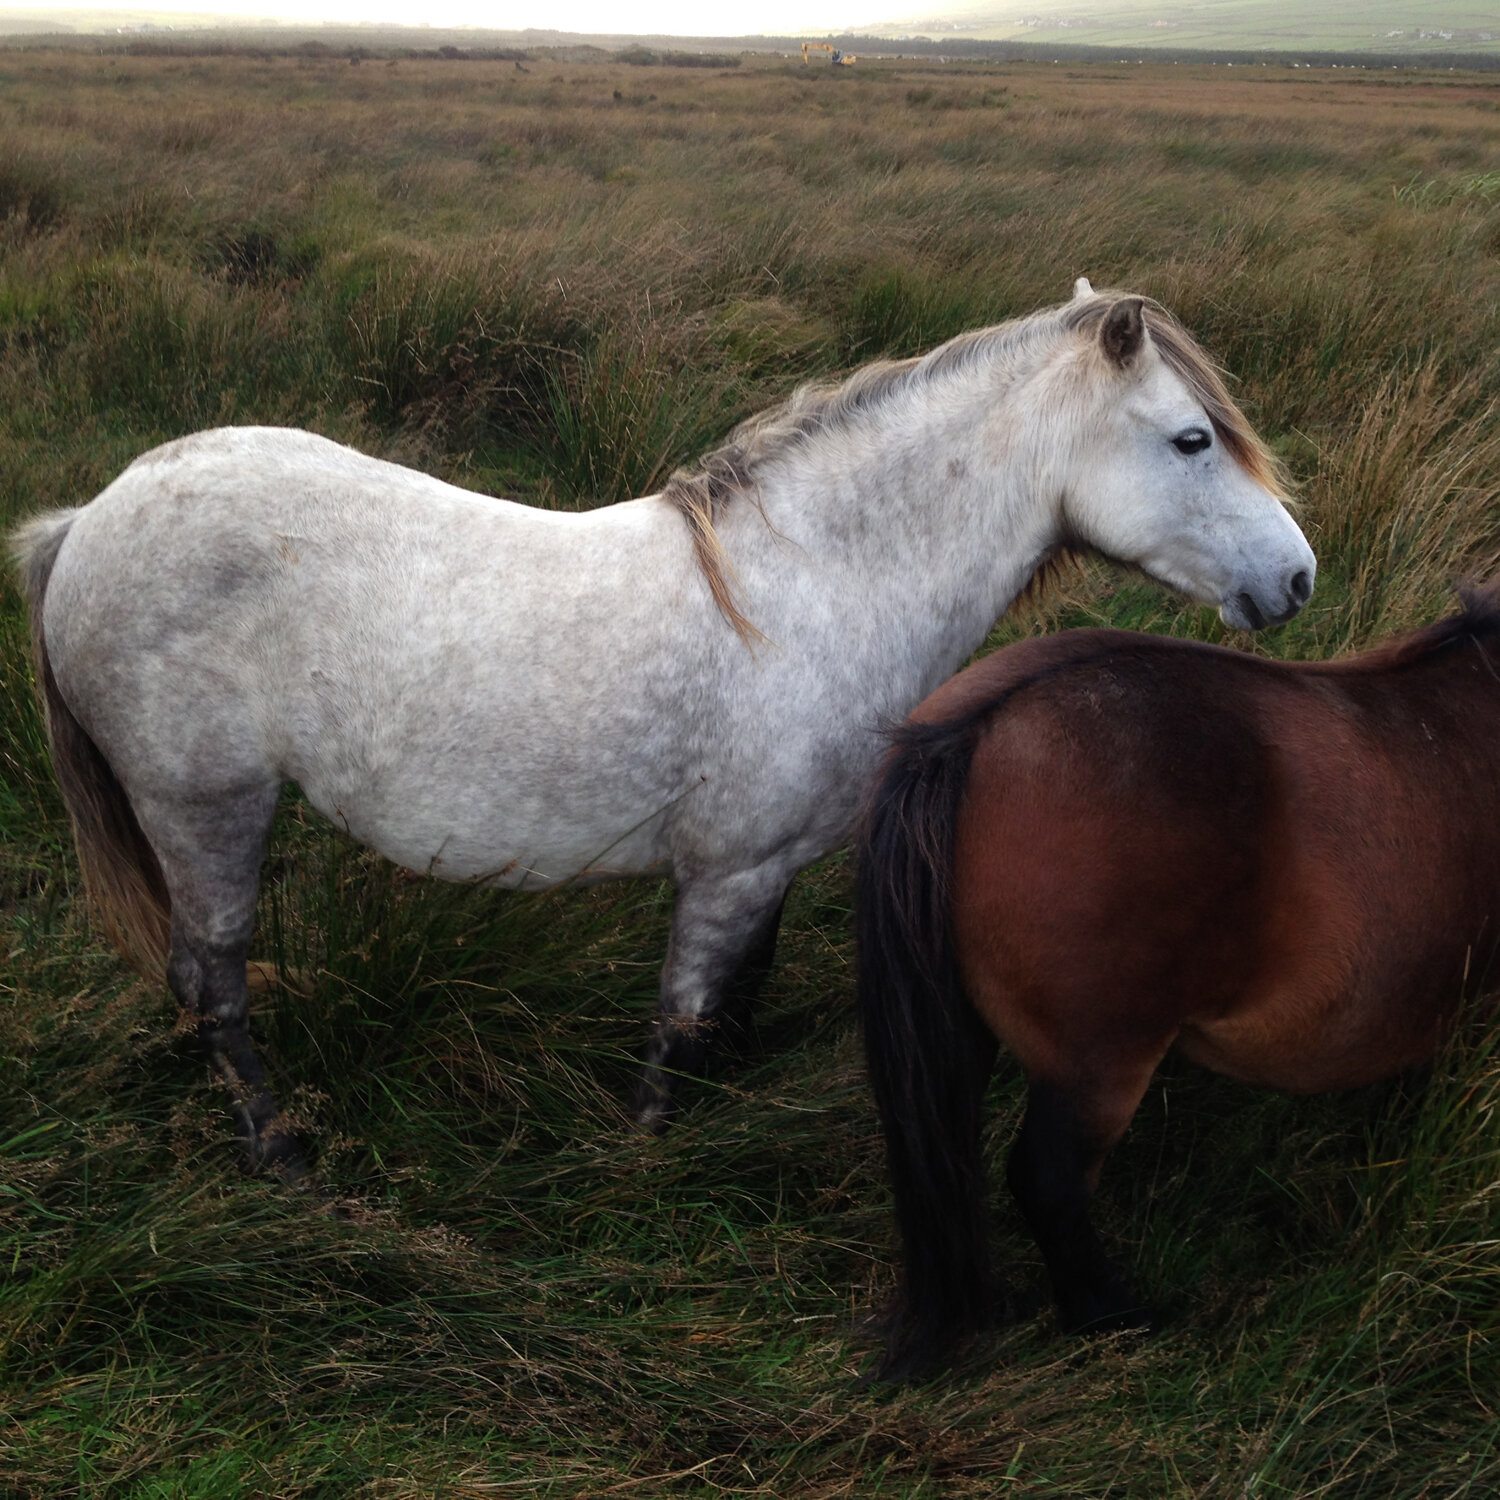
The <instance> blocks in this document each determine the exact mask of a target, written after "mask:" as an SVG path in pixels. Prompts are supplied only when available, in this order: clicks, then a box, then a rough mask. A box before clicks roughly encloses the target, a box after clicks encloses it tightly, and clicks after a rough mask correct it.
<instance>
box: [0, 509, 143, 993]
mask: <svg viewBox="0 0 1500 1500" xmlns="http://www.w3.org/2000/svg"><path fill="white" fill-rule="evenodd" d="M77 516H78V511H77V510H54V511H49V512H48V513H47V514H46V515H42V516H36V517H34V518H33V519H32V520H30V521H27V522H25V523H23V524H22V525H21V526H20V527H18V528H17V529H16V530H15V531H14V532H13V533H12V534H11V537H10V548H11V556H12V557H13V558H14V560H15V564H16V568H17V571H18V572H19V574H20V582H21V589H22V592H23V593H24V594H25V595H26V601H27V605H28V607H29V609H30V612H31V646H32V651H33V653H34V659H35V663H36V687H37V696H38V698H39V699H40V701H41V705H42V713H43V716H44V718H45V720H46V724H47V739H48V742H49V743H50V745H51V747H52V768H53V770H54V771H55V773H56V775H57V783H58V786H59V787H60V788H61V789H62V796H63V802H64V803H65V804H66V806H67V809H68V816H69V818H70V819H71V821H72V824H73V842H74V843H75V845H76V846H77V849H78V865H79V869H80V870H81V871H82V874H83V886H84V890H85V891H86V892H87V893H88V897H89V901H90V903H91V905H92V906H93V909H94V912H95V914H96V915H97V917H98V919H99V923H100V925H101V927H102V928H103V930H104V932H105V935H106V936H107V937H108V938H109V940H110V941H111V942H112V943H113V944H114V945H115V947H116V948H118V949H119V950H120V952H121V953H122V954H123V955H124V956H125V958H126V960H127V962H129V963H130V965H131V966H132V967H133V968H134V969H136V970H137V972H139V973H141V974H144V975H146V976H147V977H150V978H158V977H160V976H161V975H162V974H163V973H164V971H165V969H166V961H167V950H168V946H169V942H170V935H171V903H170V901H169V900H168V897H167V886H166V881H165V880H164V879H163V878H162V873H161V866H160V865H159V864H158V863H157V859H156V854H155V851H154V850H153V849H152V848H151V845H150V844H149V843H148V842H147V840H146V836H145V834H144V833H142V832H141V825H140V824H139V823H138V822H137V821H136V817H135V813H134V812H133V811H132V810H131V807H130V802H129V800H128V799H127V798H126V796H125V790H124V788H123V787H122V786H121V785H120V783H119V781H118V780H117V779H116V778H115V773H114V772H113V771H112V770H111V769H110V766H109V762H108V761H107V760H105V758H104V756H103V755H102V754H101V753H100V750H99V747H98V746H97V745H96V744H95V743H94V742H93V741H92V740H91V739H90V738H89V737H88V734H87V733H86V732H85V730H84V728H83V726H82V725H81V724H80V723H79V722H78V720H77V719H76V718H74V717H73V711H72V710H71V709H70V708H69V707H68V705H67V704H66V703H65V702H64V701H63V696H62V694H61V692H60V691H59V690H58V686H57V679H56V678H55V677H54V676H53V675H52V662H51V660H50V658H49V657H48V654H47V637H46V632H45V631H44V630H43V628H42V604H43V601H44V600H45V599H46V597H47V582H48V580H49V579H50V578H51V576H52V568H53V564H55V563H56V561H57V554H58V552H59V551H60V550H61V549H62V544H63V542H64V541H65V540H66V539H67V535H68V530H69V528H70V527H71V526H72V524H73V522H74V520H75V519H76V518H77Z"/></svg>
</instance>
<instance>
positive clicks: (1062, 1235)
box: [1006, 1046, 1166, 1333]
mask: <svg viewBox="0 0 1500 1500" xmlns="http://www.w3.org/2000/svg"><path fill="white" fill-rule="evenodd" d="M1165 1051H1166V1047H1165V1046H1163V1047H1162V1048H1161V1049H1160V1051H1155V1052H1153V1054H1152V1055H1151V1057H1150V1058H1149V1060H1146V1059H1140V1060H1137V1061H1136V1062H1135V1063H1134V1064H1133V1065H1123V1064H1118V1063H1117V1064H1116V1065H1115V1066H1112V1067H1111V1068H1110V1069H1109V1075H1110V1076H1109V1077H1108V1078H1107V1079H1103V1078H1098V1079H1091V1080H1089V1083H1088V1085H1087V1086H1084V1085H1081V1084H1079V1083H1077V1082H1075V1083H1074V1084H1073V1085H1072V1086H1063V1085H1059V1084H1056V1083H1052V1082H1049V1081H1047V1080H1045V1079H1043V1078H1039V1077H1037V1076H1035V1075H1033V1076H1031V1078H1030V1080H1029V1087H1028V1089H1027V1095H1026V1117H1025V1119H1024V1121H1023V1122H1022V1125H1021V1133H1020V1135H1019V1137H1018V1138H1017V1140H1016V1144H1015V1146H1014V1147H1013V1148H1012V1150H1011V1154H1010V1160H1009V1162H1008V1163H1007V1166H1006V1181H1007V1183H1008V1184H1009V1186H1010V1190H1011V1193H1012V1195H1013V1196H1014V1198H1015V1200H1016V1202H1017V1204H1018V1205H1019V1206H1020V1209H1021V1212H1022V1214H1023V1215H1024V1217H1025V1219H1026V1223H1027V1225H1028V1227H1029V1228H1030V1230H1031V1232H1032V1234H1033V1235H1034V1236H1035V1237H1036V1242H1037V1244H1038V1246H1039V1247H1040V1249H1041V1252H1042V1257H1043V1259H1044V1260H1045V1261H1046V1263H1047V1274H1048V1275H1049V1277H1050V1278H1051V1281H1052V1292H1053V1296H1054V1297H1055V1298H1056V1300H1057V1310H1058V1320H1059V1322H1060V1323H1061V1324H1062V1327H1063V1328H1064V1329H1065V1330H1066V1331H1067V1332H1070V1333H1082V1332H1106V1331H1109V1330H1112V1329H1125V1328H1149V1327H1150V1326H1151V1324H1152V1318H1151V1312H1150V1309H1149V1308H1147V1306H1146V1305H1145V1303H1144V1302H1142V1300H1141V1299H1140V1298H1139V1297H1138V1296H1137V1295H1136V1294H1135V1293H1134V1292H1133V1291H1132V1290H1131V1289H1130V1286H1129V1285H1128V1283H1127V1282H1126V1281H1125V1279H1124V1277H1122V1276H1121V1275H1120V1273H1119V1272H1118V1271H1117V1270H1116V1269H1115V1267H1114V1266H1113V1265H1112V1264H1111V1262H1110V1260H1109V1257H1108V1256H1107V1255H1106V1254H1105V1253H1104V1247H1103V1246H1102V1245H1101V1244H1100V1243H1099V1238H1098V1236H1097V1235H1096V1234H1095V1233H1094V1227H1093V1224H1092V1223H1091V1222H1090V1219H1089V1202H1090V1200H1091V1199H1092V1197H1093V1194H1094V1189H1095V1187H1096V1186H1097V1184H1098V1181H1099V1172H1100V1169H1101V1167H1102V1166H1103V1164H1104V1158H1105V1157H1106V1156H1107V1155H1108V1154H1109V1152H1110V1150H1111V1149H1112V1148H1113V1147H1114V1146H1115V1145H1116V1143H1117V1142H1118V1141H1119V1139H1120V1137H1121V1136H1122V1135H1124V1133H1125V1129H1126V1126H1127V1125H1129V1123H1130V1118H1131V1116H1132V1115H1133V1114H1134V1113H1135V1110H1136V1106H1137V1105H1139V1103H1140V1102H1141V1099H1142V1097H1143V1096H1144V1094H1145V1092H1146V1087H1147V1085H1148V1084H1149V1083H1150V1080H1151V1074H1152V1073H1153V1072H1154V1071H1155V1068H1156V1064H1157V1062H1158V1061H1160V1058H1161V1056H1162V1055H1163V1054H1164V1053H1165Z"/></svg>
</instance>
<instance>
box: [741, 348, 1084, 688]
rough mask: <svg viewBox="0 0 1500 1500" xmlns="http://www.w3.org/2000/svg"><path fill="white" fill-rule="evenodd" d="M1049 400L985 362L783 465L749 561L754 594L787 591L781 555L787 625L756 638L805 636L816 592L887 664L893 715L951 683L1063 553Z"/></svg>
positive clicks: (901, 396) (1028, 376) (765, 500)
mask: <svg viewBox="0 0 1500 1500" xmlns="http://www.w3.org/2000/svg"><path fill="white" fill-rule="evenodd" d="M1035 397H1036V391H1035V371H1034V370H1030V371H1027V370H1010V371H1006V370H1003V369H999V368H996V367H995V365H994V364H993V363H985V362H983V361H981V360H976V361H974V363H973V364H972V366H970V367H968V368H965V369H959V370H954V371H949V372H944V373H942V374H939V375H935V376H933V377H931V378H930V379H928V380H925V381H913V382H911V383H910V384H909V385H907V386H904V387H901V388H899V389H897V390H894V391H891V392H888V393H886V394H885V395H884V396H883V397H882V398H881V400H880V403H879V405H878V407H872V409H871V410H870V411H868V412H864V413H858V414H856V415H854V416H852V417H849V418H846V419H844V420H843V421H842V422H840V423H839V424H837V425H835V426H831V427H829V428H828V429H826V430H824V431H821V432H817V433H814V434H812V435H810V436H808V437H807V438H805V439H803V440H802V441H801V442H799V443H797V444H796V445H795V446H793V447H790V448H789V449H788V451H787V452H786V453H785V454H783V455H779V456H778V457H777V458H775V459H774V460H772V461H771V462H770V463H768V464H767V465H766V466H765V471H764V477H763V480H762V484H761V503H762V506H763V508H764V520H762V519H761V517H760V516H758V515H756V514H755V509H754V507H753V506H750V505H746V507H745V514H744V516H743V518H742V520H743V522H744V523H747V524H744V525H743V528H742V529H741V530H740V531H739V535H738V536H737V537H736V539H735V540H736V542H737V544H738V545H737V546H736V547H735V550H734V556H735V561H736V565H737V566H738V567H739V568H740V569H741V572H742V573H743V574H744V575H745V576H746V578H747V582H748V581H749V579H750V577H751V575H752V574H759V575H761V576H762V577H766V576H767V575H770V576H772V577H774V576H775V574H776V573H777V572H778V569H777V567H776V563H777V560H778V554H780V562H781V564H782V566H781V568H780V569H779V571H780V573H781V575H782V580H783V583H784V587H785V589H786V593H785V595H784V597H782V598H781V599H779V600H777V599H776V597H775V590H774V589H773V590H772V591H771V600H772V604H773V614H774V615H775V616H779V618H773V619H771V620H768V621H766V622H762V621H760V620H757V621H756V623H757V625H760V626H761V628H763V629H765V631H766V633H767V635H769V636H771V637H772V638H773V639H776V638H777V637H778V636H779V635H780V634H781V633H782V631H783V630H793V631H794V630H795V629H796V624H797V621H798V619H799V618H806V617H808V615H809V613H810V612H809V611H808V609H807V604H808V600H807V599H806V596H805V593H804V592H803V591H805V590H807V589H813V590H816V591H818V592H820V593H822V594H823V595H824V596H825V598H826V599H827V600H828V602H829V605H830V606H831V607H837V608H839V609H840V610H841V611H842V614H843V617H844V618H845V619H846V620H847V621H848V626H849V628H848V633H847V639H848V641H849V643H850V646H851V649H853V650H858V649H859V648H860V645H861V643H863V642H866V641H867V642H869V643H870V644H871V646H872V647H874V649H876V650H877V651H878V654H879V655H881V657H882V658H883V659H884V670H886V671H887V672H888V673H889V674H891V680H890V684H889V686H890V696H891V698H892V704H891V705H890V707H889V709H888V711H891V712H895V711H901V712H904V711H905V708H906V707H909V706H910V704H908V703H897V702H896V701H895V700H902V699H906V698H908V697H911V695H912V694H913V693H915V694H916V697H911V702H912V703H914V702H915V701H916V699H917V698H918V697H921V696H925V694H926V693H927V692H928V691H930V689H931V688H932V687H934V686H936V684H937V683H938V682H941V681H942V680H944V678H946V677H947V676H949V675H951V673H952V672H954V671H955V670H957V668H958V667H959V665H960V664H961V663H962V662H963V661H964V660H965V659H967V657H968V656H970V655H971V654H972V653H973V651H974V650H975V649H976V648H977V647H978V646H979V645H980V644H981V642H982V641H983V640H984V638H985V636H986V634H987V633H988V632H989V629H990V627H991V626H992V625H993V624H994V622H995V620H996V619H997V618H998V617H999V616H1000V615H1002V614H1003V613H1004V612H1005V610H1006V608H1007V607H1008V606H1009V604H1010V603H1011V601H1012V600H1013V599H1014V598H1015V597H1016V595H1017V594H1018V593H1020V591H1021V590H1022V589H1023V588H1025V586H1026V584H1027V583H1028V582H1029V580H1030V579H1031V577H1032V575H1033V573H1034V572H1035V571H1036V569H1037V567H1038V566H1039V565H1040V563H1041V562H1042V561H1043V560H1044V559H1045V558H1046V557H1047V556H1048V555H1049V554H1050V553H1051V552H1052V551H1054V550H1055V548H1056V547H1057V545H1058V544H1059V542H1060V541H1061V540H1062V519H1061V518H1062V494H1061V487H1060V485H1059V484H1058V482H1057V481H1056V479H1055V478H1054V477H1053V475H1052V473H1051V469H1052V465H1051V463H1050V461H1049V459H1048V457H1047V455H1048V453H1049V452H1050V451H1051V450H1052V448H1053V447H1054V446H1055V445H1053V444H1051V443H1049V442H1048V440H1047V435H1046V433H1045V432H1044V431H1042V430H1041V429H1040V427H1039V418H1038V416H1037V413H1038V410H1039V409H1042V408H1045V405H1046V403H1045V402H1038V401H1037V400H1036V399H1035ZM767 523H769V524H767ZM788 549H794V550H795V552H796V553H798V554H800V557H801V562H800V565H799V566H795V567H793V566H791V565H790V561H789V559H788V558H787V555H786V554H787V552H788ZM794 587H795V589H796V590H797V597H795V598H794V597H791V590H792V588H794ZM777 604H780V605H782V606H784V608H776V607H775V606H776V605H777ZM877 643H878V645H877ZM898 643H899V644H898Z"/></svg>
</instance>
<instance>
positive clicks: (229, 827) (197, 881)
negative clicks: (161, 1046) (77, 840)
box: [139, 784, 305, 1181]
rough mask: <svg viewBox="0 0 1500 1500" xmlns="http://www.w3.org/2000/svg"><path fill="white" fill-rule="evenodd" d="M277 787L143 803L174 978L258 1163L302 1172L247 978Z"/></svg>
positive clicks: (258, 1167) (170, 979)
mask: <svg viewBox="0 0 1500 1500" xmlns="http://www.w3.org/2000/svg"><path fill="white" fill-rule="evenodd" d="M277 791H278V788H277V786H276V785H274V784H273V785H270V786H262V787H255V788H250V789H243V790H241V791H239V792H237V793H235V794H234V795H233V796H231V797H228V798H225V799H223V800H219V799H213V801H212V802H211V803H210V802H206V801H198V800H196V799H195V800H193V801H191V802H174V803H173V804H172V805H170V806H162V807H160V808H157V809H152V808H151V807H150V805H149V804H147V805H146V806H144V807H142V808H140V809H139V811H140V812H141V813H142V814H143V816H142V818H141V821H142V826H143V827H146V828H147V829H148V832H149V834H150V837H151V839H152V843H153V844H154V846H155V848H156V851H157V857H158V859H159V860H160V862H161V867H162V874H163V876H164V878H165V880H166V883H167V890H168V892H169V894H170V897H171V902H172V934H171V952H170V955H169V957H168V959H167V983H168V985H169V986H170V987H171V990H172V993H173V995H174V996H175V997H176V999H177V1003H178V1005H179V1006H181V1008H182V1010H183V1013H184V1014H185V1015H186V1016H188V1017H189V1018H191V1019H192V1020H193V1021H194V1023H195V1024H196V1028H197V1032H198V1038H199V1040H200V1042H201V1043H202V1046H203V1050H204V1053H205V1055H206V1056H207V1058H208V1061H209V1064H210V1066H211V1067H212V1068H213V1070H214V1072H215V1073H216V1074H217V1075H218V1076H219V1077H220V1078H221V1079H222V1080H223V1082H224V1083H225V1085H226V1086H227V1087H228V1090H229V1094H230V1101H231V1109H232V1111H233V1115H234V1118H235V1121H236V1124H237V1126H238V1132H239V1136H240V1140H241V1143H242V1144H243V1146H244V1148H245V1153H246V1157H247V1162H248V1165H249V1167H250V1169H251V1170H252V1171H256V1172H260V1171H274V1172H275V1173H276V1174H277V1175H278V1176H280V1177H282V1178H283V1179H285V1180H287V1181H296V1180H297V1179H299V1178H300V1177H301V1176H302V1175H303V1173H304V1171H305V1165H304V1162H303V1157H302V1152H301V1148H300V1147H299V1146H298V1144H297V1142H296V1140H295V1138H294V1137H293V1136H292V1134H291V1132H290V1131H289V1130H288V1129H287V1127H286V1125H285V1124H284V1123H283V1121H282V1119H281V1116H280V1114H279V1112H278V1110H277V1107H276V1101H275V1099H274V1098H273V1097H272V1095H271V1091H270V1089H269V1087H268V1086H267V1083H266V1074H265V1069H264V1068H263V1067H262V1065H261V1061H260V1058H259V1056H258V1055H257V1053H256V1051H255V1046H254V1044H253V1043H252V1042H251V1040H250V1030H249V997H248V989H247V985H246V978H245V961H246V959H247V958H248V956H249V952H250V935H251V931H252V929H253V927H254V923H255V899H256V892H257V888H258V885H259V875H260V865H261V860H262V859H263V858H264V855H265V847H266V837H267V834H268V833H269V831H270V827H271V819H272V816H273V814H274V812H275V808H276V796H277ZM153 812H154V813H155V816H153V815H152V814H153Z"/></svg>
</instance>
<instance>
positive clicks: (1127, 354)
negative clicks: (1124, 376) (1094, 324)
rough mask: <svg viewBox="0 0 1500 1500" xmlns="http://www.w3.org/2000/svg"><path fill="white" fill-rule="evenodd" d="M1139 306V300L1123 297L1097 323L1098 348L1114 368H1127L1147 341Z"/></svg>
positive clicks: (1140, 300) (1144, 321) (1137, 298)
mask: <svg viewBox="0 0 1500 1500" xmlns="http://www.w3.org/2000/svg"><path fill="white" fill-rule="evenodd" d="M1141 306H1142V299H1141V298H1140V297H1122V298H1121V299H1120V301H1118V302H1116V303H1115V305H1114V306H1113V307H1112V308H1110V310H1109V311H1108V312H1107V313H1106V314H1105V315H1104V322H1103V323H1102V324H1100V327H1099V347H1100V348H1101V349H1103V350H1104V355H1105V358H1106V359H1108V360H1109V362H1110V363H1111V364H1112V365H1114V366H1115V367H1116V368H1117V369H1120V370H1123V369H1124V368H1125V367H1126V366H1127V365H1129V364H1130V362H1131V361H1132V360H1133V359H1134V358H1135V357H1136V355H1137V354H1139V353H1140V352H1141V346H1142V345H1143V344H1144V343H1145V342H1146V320H1145V318H1144V317H1142V316H1141Z"/></svg>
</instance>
